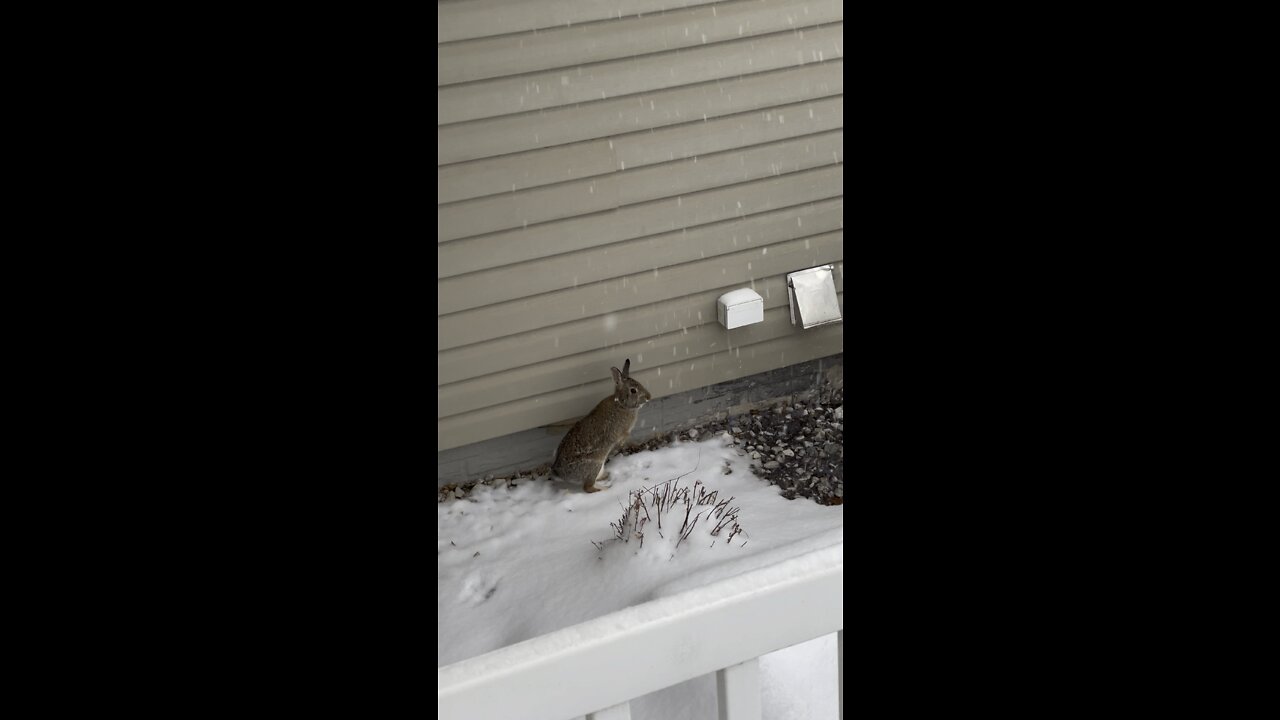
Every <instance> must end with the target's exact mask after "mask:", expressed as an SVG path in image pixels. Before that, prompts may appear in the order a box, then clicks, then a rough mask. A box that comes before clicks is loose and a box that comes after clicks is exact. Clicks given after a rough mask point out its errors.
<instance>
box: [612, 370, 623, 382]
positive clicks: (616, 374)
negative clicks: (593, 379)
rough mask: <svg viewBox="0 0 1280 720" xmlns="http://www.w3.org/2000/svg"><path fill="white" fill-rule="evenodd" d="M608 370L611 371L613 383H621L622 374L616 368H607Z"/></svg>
mask: <svg viewBox="0 0 1280 720" xmlns="http://www.w3.org/2000/svg"><path fill="white" fill-rule="evenodd" d="M609 372H611V373H613V384H614V385H621V384H622V378H623V374H622V373H621V372H619V371H618V368H609Z"/></svg>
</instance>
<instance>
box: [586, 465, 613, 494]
mask: <svg viewBox="0 0 1280 720" xmlns="http://www.w3.org/2000/svg"><path fill="white" fill-rule="evenodd" d="M596 483H600V486H599V487H596ZM612 484H613V482H612V481H611V480H609V473H607V472H605V471H604V464H603V463H601V464H600V471H599V472H598V473H596V476H595V477H594V478H592V479H590V480H588V481H586V482H585V483H583V485H582V489H583V490H585V491H587V492H589V493H593V492H600V491H601V490H604V489H605V488H607V487H609V486H610V485H612Z"/></svg>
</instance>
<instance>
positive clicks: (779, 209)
mask: <svg viewBox="0 0 1280 720" xmlns="http://www.w3.org/2000/svg"><path fill="white" fill-rule="evenodd" d="M830 167H831V166H830V165H824V166H822V167H821V168H812V169H817V170H825V169H827V168H830ZM804 172H808V171H807V170H806V171H804ZM726 187H732V186H731V185H722V186H720V187H717V188H715V189H716V190H719V189H721V188H726ZM700 192H701V191H700ZM691 194H692V193H691ZM835 200H841V201H843V200H844V193H840V194H839V195H831V196H829V197H823V198H816V199H814V200H805V201H804V202H798V203H796V204H794V205H784V206H782V207H776V208H771V209H769V210H762V211H760V212H753V213H748V214H746V215H738V216H736V217H731V218H726V219H723V220H712V221H711V222H705V223H698V224H696V225H686V226H684V227H682V228H680V229H679V230H663V231H662V232H656V233H649V234H647V235H638V236H636V237H633V238H626V239H625V240H616V241H614V242H608V243H602V244H600V245H591V246H590V247H585V248H577V249H575V250H566V251H564V252H557V253H551V254H550V255H539V256H538V257H536V258H525V259H523V260H517V261H515V262H511V263H505V264H502V265H490V266H488V267H483V268H480V269H479V270H468V271H466V272H461V273H458V274H456V275H444V276H441V277H437V278H436V283H437V284H438V283H439V282H440V281H441V280H452V279H454V278H462V277H466V276H467V275H475V274H477V273H482V272H489V271H491V270H497V269H498V268H504V267H511V266H514V265H525V264H527V263H531V262H538V261H541V260H548V259H551V258H557V257H563V256H565V255H576V254H578V253H582V252H588V251H591V250H596V249H598V248H607V247H613V246H615V245H623V244H625V243H638V242H640V241H643V240H651V239H653V238H656V237H662V236H663V235H674V234H676V233H680V232H685V231H687V230H693V229H706V228H710V227H711V226H713V225H720V224H722V223H723V224H726V225H727V224H730V223H736V222H742V221H743V220H746V219H747V218H753V217H756V216H759V215H769V214H770V213H778V214H781V213H784V212H786V211H788V210H796V209H799V208H806V207H809V206H810V205H817V204H819V203H829V202H832V201H835ZM604 212H612V211H610V210H605V211H604ZM589 214H595V213H589ZM574 217H585V216H582V215H575V216H574ZM562 219H566V218H562ZM551 222H556V221H554V220H552V221H551ZM498 232H504V231H502V230H499V231H498ZM817 234H818V235H821V234H823V233H817ZM477 237H479V236H477ZM805 237H814V236H813V235H805V236H800V237H796V238H788V239H787V240H786V241H785V242H790V241H791V240H802V239H804V238H805ZM461 239H462V240H470V239H471V238H461ZM770 244H772V243H770ZM761 247H767V246H766V245H762V246H761ZM735 252H736V251H735ZM728 254H729V253H718V254H717V255H708V256H707V257H718V256H719V255H728ZM699 259H700V260H701V259H702V258H699ZM683 264H684V262H675V263H670V264H668V265H659V266H658V269H662V268H666V267H674V266H677V265H683ZM652 270H653V268H652V267H649V268H647V269H646V270H645V271H646V272H648V271H652ZM636 272H638V271H633V272H629V273H623V274H622V275H614V276H612V277H610V278H606V279H603V280H592V281H591V282H589V283H583V286H587V285H591V284H594V283H597V282H606V281H607V280H616V279H618V278H621V277H627V276H628V275H634V274H636ZM540 294H542V293H537V294H535V295H527V296H523V297H536V296H537V295H540ZM517 299H519V298H517ZM499 302H510V301H509V300H501V301H499ZM497 304H498V303H488V304H486V305H477V306H476V307H477V308H480V307H488V305H497ZM468 309H471V310H473V309H475V308H468ZM455 312H466V311H465V310H457V311H455ZM452 314H453V313H445V314H444V315H452ZM444 315H437V316H436V317H444Z"/></svg>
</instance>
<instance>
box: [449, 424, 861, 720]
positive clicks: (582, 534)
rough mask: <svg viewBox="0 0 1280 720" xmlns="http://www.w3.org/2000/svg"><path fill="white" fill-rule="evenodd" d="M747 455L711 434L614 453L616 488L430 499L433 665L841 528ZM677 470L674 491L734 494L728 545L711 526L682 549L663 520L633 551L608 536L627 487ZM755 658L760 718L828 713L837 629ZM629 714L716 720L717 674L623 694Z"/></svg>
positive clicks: (830, 512) (483, 491) (488, 489)
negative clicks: (785, 490) (783, 490)
mask: <svg viewBox="0 0 1280 720" xmlns="http://www.w3.org/2000/svg"><path fill="white" fill-rule="evenodd" d="M749 461H750V458H749V457H744V456H742V455H739V454H738V453H737V452H736V451H735V449H734V448H733V447H732V446H726V444H725V441H724V439H722V438H720V437H713V438H711V439H708V440H705V441H702V442H697V443H694V442H688V443H681V444H678V445H674V446H671V447H666V448H662V449H659V450H655V451H650V452H640V453H636V454H634V455H627V456H622V455H620V456H617V457H615V458H614V459H613V460H612V461H611V462H610V464H609V465H608V467H607V469H608V470H609V472H610V473H611V479H612V481H613V486H612V487H611V488H609V489H607V490H604V491H603V492H598V493H592V494H587V493H584V492H583V491H582V489H581V488H580V487H568V486H567V485H564V484H560V483H557V482H553V481H549V480H534V481H526V482H523V483H520V484H519V485H518V486H517V487H515V488H507V487H504V486H502V485H501V484H499V485H495V486H488V485H477V486H476V487H475V488H474V490H473V491H472V492H471V494H470V495H469V496H468V497H467V499H466V500H460V501H451V502H445V503H442V504H440V505H439V506H438V508H439V510H438V515H437V529H438V539H437V564H436V572H437V579H438V588H439V589H438V592H439V595H438V598H437V611H438V617H437V623H438V630H439V633H438V637H439V645H438V647H437V665H438V666H444V665H447V664H450V663H454V662H457V661H459V660H464V659H467V658H471V657H474V656H476V655H480V654H482V653H485V652H489V651H491V650H495V649H497V648H500V647H504V646H507V645H511V644H513V643H517V642H520V641H523V640H527V639H529V638H532V637H536V636H538V635H542V634H544V633H547V632H551V631H553V630H558V629H560V628H564V627H568V626H570V625H574V624H576V623H580V622H583V621H585V620H590V619H592V618H596V617H599V616H601V615H605V614H608V613H611V612H613V611H616V610H620V609H622V608H625V607H629V606H631V605H635V604H638V603H642V602H645V601H647V600H651V599H653V598H654V597H655V596H656V595H657V594H662V595H669V594H671V593H672V592H674V591H676V590H679V589H683V588H684V587H686V586H688V585H690V584H698V583H701V582H706V581H707V579H709V578H716V577H721V576H725V575H729V574H732V573H734V572H735V571H738V572H740V571H741V570H737V568H746V567H752V566H755V565H758V564H759V562H757V561H758V560H763V559H766V558H768V557H769V556H770V555H773V554H776V553H778V552H786V551H784V550H780V548H782V547H783V546H787V545H791V544H793V543H800V547H803V546H805V545H806V544H812V543H813V542H821V541H822V539H821V538H819V539H817V540H810V539H811V538H814V536H818V535H828V536H831V535H832V534H833V533H841V532H843V527H844V507H843V505H838V506H831V507H826V506H821V505H817V504H815V503H813V502H811V501H808V500H787V499H785V498H783V497H781V496H780V495H779V492H780V491H779V488H778V487H776V486H771V485H767V484H766V483H765V482H764V481H762V480H760V479H759V478H757V477H755V476H754V475H751V474H750V469H749V468H748V463H749ZM695 468H696V469H695ZM726 470H728V471H729V472H728V474H726ZM681 475H683V476H684V477H682V478H680V480H679V486H680V487H686V486H688V487H692V486H694V484H695V482H700V483H701V484H702V485H703V486H705V487H706V488H707V489H708V490H709V491H716V492H717V493H718V498H719V499H727V498H729V497H730V496H732V497H733V498H734V499H733V502H732V504H731V505H732V506H734V507H738V508H740V511H739V513H738V517H737V521H738V523H739V524H740V525H741V527H742V529H743V530H742V532H741V533H739V534H738V535H736V536H735V537H734V539H733V541H732V542H731V543H729V542H725V540H726V538H725V534H726V533H723V532H722V533H721V534H720V535H719V536H718V537H711V536H709V535H707V534H705V533H706V532H708V531H709V530H710V525H709V524H708V525H702V526H700V527H698V528H697V530H698V532H697V533H695V534H694V535H691V536H690V537H689V539H687V540H685V541H683V542H681V543H680V546H679V548H675V547H674V546H675V542H676V541H675V534H674V533H671V532H670V530H669V525H668V526H667V527H668V531H667V532H665V533H664V536H666V537H663V538H659V537H658V536H657V533H656V530H655V528H654V526H653V525H652V524H651V525H650V526H649V527H648V528H646V529H645V544H644V547H643V548H641V547H640V546H639V543H637V542H636V540H635V539H632V540H631V541H630V542H628V543H626V544H623V543H620V542H618V541H616V540H614V529H613V528H612V527H610V523H616V522H618V521H619V518H620V517H621V516H622V514H623V510H624V506H625V505H626V504H627V502H628V493H629V492H630V491H637V490H641V489H642V488H650V487H653V486H655V485H660V484H661V483H664V482H667V481H671V480H673V479H674V478H676V477H678V476H681ZM680 515H681V518H680V519H683V512H681V513H680ZM664 522H665V521H664ZM694 540H697V542H694ZM712 543H714V544H712ZM598 545H603V549H600V548H599V547H598ZM762 554H764V555H763V556H762ZM747 558H751V559H750V560H748V559H747ZM691 576H693V577H691ZM760 666H761V682H762V685H763V687H762V693H761V695H762V703H763V710H764V717H765V718H770V719H773V720H792V719H794V720H800V719H801V718H804V719H806V720H821V719H823V718H835V717H836V716H837V704H836V703H837V700H836V674H837V669H836V643H835V637H834V636H828V637H824V638H818V639H816V640H813V641H811V642H807V643H803V644H801V645H797V646H795V647H792V648H787V649H785V650H781V651H779V652H776V653H772V654H770V655H766V656H764V657H762V658H761V661H760ZM631 710H632V717H633V718H634V719H635V720H646V719H652V720H681V719H682V718H689V719H690V720H697V719H700V718H714V717H715V687H714V680H713V678H711V677H710V676H707V677H703V678H697V679H695V680H691V681H689V682H686V683H682V684H680V685H677V686H675V687H672V688H667V689H665V690H661V691H659V692H656V693H652V694H650V695H647V696H645V697H643V698H640V699H637V700H636V701H634V702H632V704H631Z"/></svg>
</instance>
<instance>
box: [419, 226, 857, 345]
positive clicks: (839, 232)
mask: <svg viewBox="0 0 1280 720" xmlns="http://www.w3.org/2000/svg"><path fill="white" fill-rule="evenodd" d="M843 234H844V229H843V228H841V229H839V230H827V231H824V232H820V233H815V234H813V235H801V236H799V237H794V238H788V239H787V240H784V241H781V242H778V243H773V245H781V244H783V243H793V242H798V241H800V240H812V239H814V238H820V237H823V236H826V235H843ZM841 242H842V243H843V240H842V241H841ZM755 250H756V248H750V249H749V250H740V251H739V252H754V251H755ZM732 254H733V253H725V255H732ZM716 257H724V256H723V255H721V256H716ZM706 259H710V258H698V259H697V260H693V261H690V262H685V263H679V264H677V265H673V266H671V267H682V266H684V265H689V264H692V263H693V262H701V261H703V260H706ZM831 262H835V261H831ZM651 272H653V271H652V270H651V269H645V270H640V271H637V272H633V273H630V274H629V275H622V276H619V277H636V276H642V275H646V274H648V273H651ZM778 276H779V274H778V273H771V274H769V275H764V276H761V277H758V278H754V279H755V280H762V279H764V278H771V277H778ZM617 279H619V278H613V279H612V280H617ZM600 282H611V281H600ZM743 282H746V281H743ZM594 284H598V283H589V285H594ZM734 284H739V283H734ZM587 286H588V285H583V286H582V287H583V288H585V287H587ZM577 289H580V288H560V289H558V290H550V291H548V292H542V293H535V294H533V295H528V296H525V297H520V298H515V299H513V300H504V301H502V302H501V303H493V304H490V305H484V306H481V307H479V308H468V309H466V310H458V311H456V312H451V313H448V314H446V315H438V316H437V317H436V322H437V325H438V324H439V321H440V320H442V319H445V318H448V317H452V316H454V315H459V314H461V313H467V312H475V311H476V310H481V309H483V308H487V307H494V306H495V305H502V304H505V303H519V302H528V301H529V300H530V299H533V298H538V297H542V296H544V295H554V294H555V293H560V292H565V290H577ZM703 292H706V290H695V291H694V292H688V293H685V294H683V295H673V296H671V297H668V298H664V300H677V299H679V298H682V297H688V296H690V295H697V294H700V293H703ZM651 304H653V303H652V302H643V303H640V304H638V305H631V306H629V307H625V308H620V309H617V310H607V311H605V312H600V313H595V314H594V315H585V314H584V315H579V316H577V317H574V318H571V319H569V320H565V321H563V322H558V323H554V324H552V325H543V326H541V327H539V328H537V330H538V332H543V331H546V330H549V329H551V328H554V327H558V326H560V325H567V324H569V323H571V322H577V321H581V320H587V319H590V318H596V317H602V316H605V315H612V314H615V313H618V312H624V311H626V310H631V309H633V308H638V307H644V306H645V305H651ZM521 332H525V331H521ZM519 334H520V332H513V333H506V334H505V335H495V336H493V337H490V338H485V339H484V340H477V341H475V342H469V343H463V344H461V345H453V346H451V347H447V348H437V349H436V352H437V353H440V352H444V351H445V350H459V349H461V348H466V347H470V346H472V345H479V344H481V343H486V342H492V341H494V340H499V339H502V338H505V337H510V336H512V335H519Z"/></svg>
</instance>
